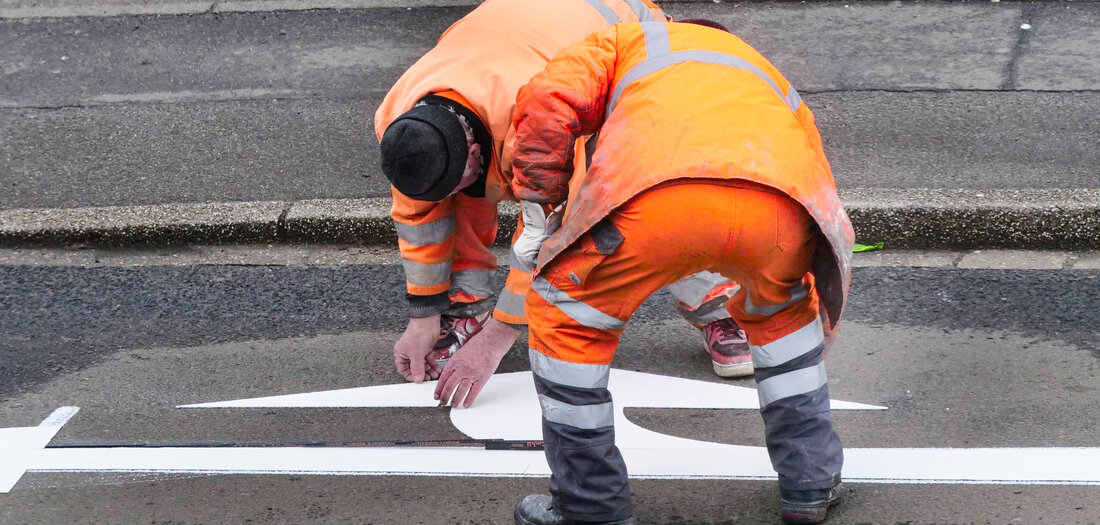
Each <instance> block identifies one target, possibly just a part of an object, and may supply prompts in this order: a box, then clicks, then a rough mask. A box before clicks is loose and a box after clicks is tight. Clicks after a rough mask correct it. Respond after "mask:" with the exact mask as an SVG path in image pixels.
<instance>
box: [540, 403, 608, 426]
mask: <svg viewBox="0 0 1100 525" xmlns="http://www.w3.org/2000/svg"><path fill="white" fill-rule="evenodd" d="M539 404H540V405H542V417H543V419H545V420H547V421H550V422H553V423H558V424H559V425H569V426H571V427H576V428H583V429H587V430H592V429H596V428H603V427H609V426H611V425H614V424H615V407H614V406H613V405H612V404H611V402H607V403H600V404H598V405H570V404H567V403H563V402H561V401H558V400H557V399H554V398H551V397H547V396H544V395H540V396H539Z"/></svg>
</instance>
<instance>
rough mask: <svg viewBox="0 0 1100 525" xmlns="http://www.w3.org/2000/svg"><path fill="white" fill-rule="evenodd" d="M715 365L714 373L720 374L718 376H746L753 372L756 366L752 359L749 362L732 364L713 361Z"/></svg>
mask: <svg viewBox="0 0 1100 525" xmlns="http://www.w3.org/2000/svg"><path fill="white" fill-rule="evenodd" d="M711 364H713V365H714V373H715V374H718V377H746V376H751V375H752V374H753V369H754V367H753V366H752V361H749V362H748V363H734V364H732V365H723V364H722V363H719V362H717V361H711Z"/></svg>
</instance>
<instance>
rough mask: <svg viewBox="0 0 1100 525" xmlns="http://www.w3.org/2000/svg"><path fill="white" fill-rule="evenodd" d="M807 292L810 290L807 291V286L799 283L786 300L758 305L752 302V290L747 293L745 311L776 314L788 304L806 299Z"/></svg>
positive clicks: (769, 314) (756, 313)
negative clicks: (773, 303)
mask: <svg viewBox="0 0 1100 525" xmlns="http://www.w3.org/2000/svg"><path fill="white" fill-rule="evenodd" d="M807 293H809V292H807V291H806V287H805V286H803V285H802V283H798V284H796V285H794V286H793V287H792V288H791V298H790V299H788V300H787V301H786V302H784V303H781V304H776V305H771V306H756V305H755V304H752V292H749V293H746V294H745V311H746V312H748V313H750V314H753V315H766V316H771V315H775V314H777V313H779V312H781V311H783V309H785V308H787V307H788V306H790V305H792V304H794V303H797V302H798V301H801V300H803V299H805V298H806V294H807Z"/></svg>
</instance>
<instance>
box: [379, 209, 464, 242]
mask: <svg viewBox="0 0 1100 525" xmlns="http://www.w3.org/2000/svg"><path fill="white" fill-rule="evenodd" d="M393 226H394V228H395V229H397V237H398V238H400V239H401V240H403V241H405V242H407V243H409V244H411V245H413V246H424V245H427V244H437V243H441V242H443V241H444V240H446V239H447V237H450V236H451V234H452V233H454V232H455V216H454V214H453V213H452V214H450V215H448V216H446V217H443V218H442V219H439V220H438V221H433V222H429V223H427V224H417V225H412V224H402V223H400V222H397V221H393Z"/></svg>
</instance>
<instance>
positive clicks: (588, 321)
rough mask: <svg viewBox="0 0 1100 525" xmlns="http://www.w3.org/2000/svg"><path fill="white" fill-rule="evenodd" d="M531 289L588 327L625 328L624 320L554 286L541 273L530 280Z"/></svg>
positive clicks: (604, 328)
mask: <svg viewBox="0 0 1100 525" xmlns="http://www.w3.org/2000/svg"><path fill="white" fill-rule="evenodd" d="M531 289H532V290H534V291H535V293H538V294H539V295H540V296H541V297H542V298H543V299H545V300H546V302H548V303H550V304H552V305H554V306H555V307H557V308H558V309H559V310H561V311H562V312H564V313H565V315H568V316H569V317H570V318H572V319H573V320H574V321H576V322H578V323H580V324H581V325H584V326H587V327H589V328H596V329H599V330H622V329H624V328H626V322H625V321H621V320H619V319H616V318H614V317H611V316H610V315H607V314H605V313H603V312H601V311H599V310H597V309H595V308H593V307H591V306H589V305H587V304H584V303H582V302H580V301H578V300H576V299H574V298H572V297H569V294H567V293H565V292H563V291H561V290H559V289H557V288H554V286H553V285H552V284H550V282H549V281H547V280H546V279H545V278H544V277H542V276H541V275H540V276H538V277H535V280H534V281H532V282H531Z"/></svg>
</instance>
